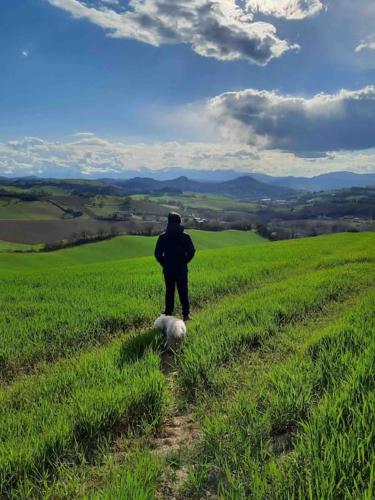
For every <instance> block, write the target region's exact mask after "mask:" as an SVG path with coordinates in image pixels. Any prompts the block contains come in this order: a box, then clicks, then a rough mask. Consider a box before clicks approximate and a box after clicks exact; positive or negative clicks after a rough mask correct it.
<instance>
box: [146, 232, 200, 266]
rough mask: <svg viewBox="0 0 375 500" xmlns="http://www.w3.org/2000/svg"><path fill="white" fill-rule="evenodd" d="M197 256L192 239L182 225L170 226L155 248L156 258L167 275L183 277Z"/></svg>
mask: <svg viewBox="0 0 375 500" xmlns="http://www.w3.org/2000/svg"><path fill="white" fill-rule="evenodd" d="M194 254H195V248H194V245H193V242H192V241H191V238H190V236H189V235H188V234H185V233H184V227H183V226H181V225H180V224H168V226H167V230H166V231H165V233H163V234H161V235H160V236H159V239H158V241H157V243H156V247H155V258H156V260H157V261H158V262H159V264H160V265H161V266H162V267H163V271H164V274H165V275H168V276H181V275H183V274H185V273H187V270H188V269H187V265H188V263H189V262H190V261H191V260H192V258H193V257H194Z"/></svg>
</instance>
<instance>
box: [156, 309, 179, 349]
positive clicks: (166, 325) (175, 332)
mask: <svg viewBox="0 0 375 500" xmlns="http://www.w3.org/2000/svg"><path fill="white" fill-rule="evenodd" d="M154 328H158V329H159V330H163V331H164V334H165V337H166V345H167V347H168V348H169V349H174V348H175V347H176V345H177V344H179V343H180V342H182V340H183V339H184V338H185V336H186V325H185V323H184V322H183V321H182V319H177V318H175V317H174V316H166V315H165V314H162V315H161V316H159V317H158V318H157V320H156V321H155V323H154Z"/></svg>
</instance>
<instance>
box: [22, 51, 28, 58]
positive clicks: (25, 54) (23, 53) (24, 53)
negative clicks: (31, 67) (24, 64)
mask: <svg viewBox="0 0 375 500" xmlns="http://www.w3.org/2000/svg"><path fill="white" fill-rule="evenodd" d="M21 55H22V56H23V57H29V51H28V50H23V51H22V52H21Z"/></svg>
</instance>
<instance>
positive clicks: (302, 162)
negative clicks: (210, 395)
mask: <svg viewBox="0 0 375 500" xmlns="http://www.w3.org/2000/svg"><path fill="white" fill-rule="evenodd" d="M0 68H1V71H0V175H9V176H18V175H30V174H34V175H44V176H56V177H57V176H58V177H78V176H84V177H95V176H96V177H101V176H104V175H105V176H121V175H123V174H124V173H128V172H129V171H135V170H136V169H139V168H142V167H148V168H152V169H160V168H166V167H176V166H179V167H185V168H195V169H207V170H208V169H226V168H228V169H236V170H241V171H247V172H266V173H269V174H273V175H289V174H291V175H309V176H311V175H315V174H319V173H322V172H328V171H337V170H351V171H356V172H375V2H374V0H1V3H0Z"/></svg>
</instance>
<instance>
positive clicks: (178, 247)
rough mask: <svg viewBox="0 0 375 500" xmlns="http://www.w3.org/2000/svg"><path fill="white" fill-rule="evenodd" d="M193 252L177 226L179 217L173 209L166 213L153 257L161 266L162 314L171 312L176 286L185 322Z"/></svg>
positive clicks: (180, 228) (182, 230)
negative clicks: (163, 308) (164, 228)
mask: <svg viewBox="0 0 375 500" xmlns="http://www.w3.org/2000/svg"><path fill="white" fill-rule="evenodd" d="M194 255H195V248H194V244H193V242H192V240H191V238H190V236H189V235H188V234H186V233H185V232H184V226H182V225H181V216H180V214H178V213H176V212H171V213H170V214H169V215H168V225H167V229H166V231H165V232H164V233H163V234H161V235H160V236H159V238H158V241H157V243H156V247H155V258H156V260H157V261H158V262H159V264H160V265H161V266H162V268H163V274H164V280H165V311H164V314H165V315H166V316H172V315H173V309H174V296H175V289H176V286H177V291H178V295H179V297H180V302H181V306H182V314H183V319H184V321H189V320H190V319H191V316H190V304H189V293H188V264H189V262H190V261H191V260H192V259H193V257H194Z"/></svg>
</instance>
